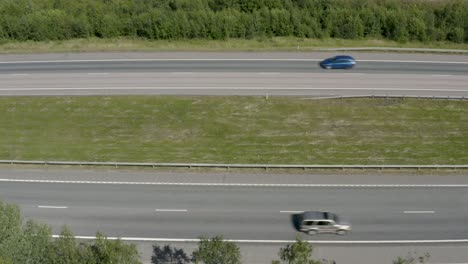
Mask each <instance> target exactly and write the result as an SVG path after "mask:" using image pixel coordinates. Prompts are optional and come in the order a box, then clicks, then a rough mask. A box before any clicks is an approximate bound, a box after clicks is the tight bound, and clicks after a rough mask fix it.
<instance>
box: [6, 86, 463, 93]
mask: <svg viewBox="0 0 468 264" xmlns="http://www.w3.org/2000/svg"><path fill="white" fill-rule="evenodd" d="M130 89H131V90H233V89H236V90H348V91H445V92H467V91H468V89H466V90H459V89H426V88H419V89H414V88H353V87H350V88H342V87H330V88H320V87H317V88H314V87H255V86H253V87H242V86H240V87H230V86H226V87H198V86H187V87H179V86H175V87H171V86H166V87H157V86H156V87H132V86H128V87H55V88H46V87H42V88H41V87H37V88H34V87H25V88H1V89H0V91H62V90H83V91H85V90H130Z"/></svg>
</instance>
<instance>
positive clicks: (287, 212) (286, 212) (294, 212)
mask: <svg viewBox="0 0 468 264" xmlns="http://www.w3.org/2000/svg"><path fill="white" fill-rule="evenodd" d="M303 212H304V211H280V213H285V214H300V213H303Z"/></svg>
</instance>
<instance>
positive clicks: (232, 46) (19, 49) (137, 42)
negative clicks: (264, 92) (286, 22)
mask: <svg viewBox="0 0 468 264" xmlns="http://www.w3.org/2000/svg"><path fill="white" fill-rule="evenodd" d="M353 47H390V48H432V49H454V50H468V44H466V43H452V42H429V43H423V42H406V43H401V42H396V41H390V40H375V39H360V40H347V39H332V38H328V39H306V38H294V37H274V38H257V39H250V40H246V39H227V40H202V39H188V40H147V39H140V38H110V39H101V38H87V39H72V40H63V41H23V42H19V41H4V42H0V53H3V54H8V53H51V52H101V51H102V52H110V51H121V52H122V51H148V52H154V51H211V52H213V51H218V52H225V51H315V50H319V49H321V48H353ZM405 52H408V51H405Z"/></svg>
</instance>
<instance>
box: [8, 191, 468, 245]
mask: <svg viewBox="0 0 468 264" xmlns="http://www.w3.org/2000/svg"><path fill="white" fill-rule="evenodd" d="M0 194H1V197H2V199H3V200H5V201H8V202H12V203H16V204H18V205H20V206H21V208H22V210H23V213H24V216H25V217H31V218H34V219H37V220H40V221H43V222H46V223H48V224H50V225H51V226H52V227H53V228H54V231H55V233H58V230H59V229H60V227H61V226H63V225H68V226H69V227H71V228H72V230H73V231H74V232H75V234H79V235H82V236H93V235H94V234H95V232H96V231H97V230H99V231H102V232H104V233H105V234H107V235H108V236H120V237H139V238H148V237H150V238H188V239H191V238H197V237H199V236H200V235H207V236H212V235H217V234H223V235H224V236H225V237H226V238H229V239H239V240H292V239H294V238H295V237H296V235H297V232H296V231H295V230H294V228H293V227H292V225H291V222H290V216H291V214H292V213H293V211H302V210H328V211H332V212H336V213H338V214H340V215H342V216H343V217H345V218H348V219H349V220H350V221H351V223H352V225H353V231H352V233H350V234H348V235H346V236H336V235H317V236H307V238H308V239H312V240H313V239H315V240H366V241H367V240H441V239H442V240H444V239H466V238H468V227H467V225H466V219H468V192H467V188H466V187H455V188H447V187H429V188H425V187H416V188H408V187H395V188H372V187H268V186H264V187H258V186H257V187H249V186H238V187H233V186H224V187H223V186H221V187H220V186H173V185H167V186H158V185H131V184H123V185H117V184H79V183H73V184H71V183H22V182H2V183H1V184H0Z"/></svg>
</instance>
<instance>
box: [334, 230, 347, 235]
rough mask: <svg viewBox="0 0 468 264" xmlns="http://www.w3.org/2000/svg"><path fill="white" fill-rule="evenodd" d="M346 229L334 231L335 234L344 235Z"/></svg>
mask: <svg viewBox="0 0 468 264" xmlns="http://www.w3.org/2000/svg"><path fill="white" fill-rule="evenodd" d="M346 233H347V231H346V230H338V231H336V234H337V235H346Z"/></svg>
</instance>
